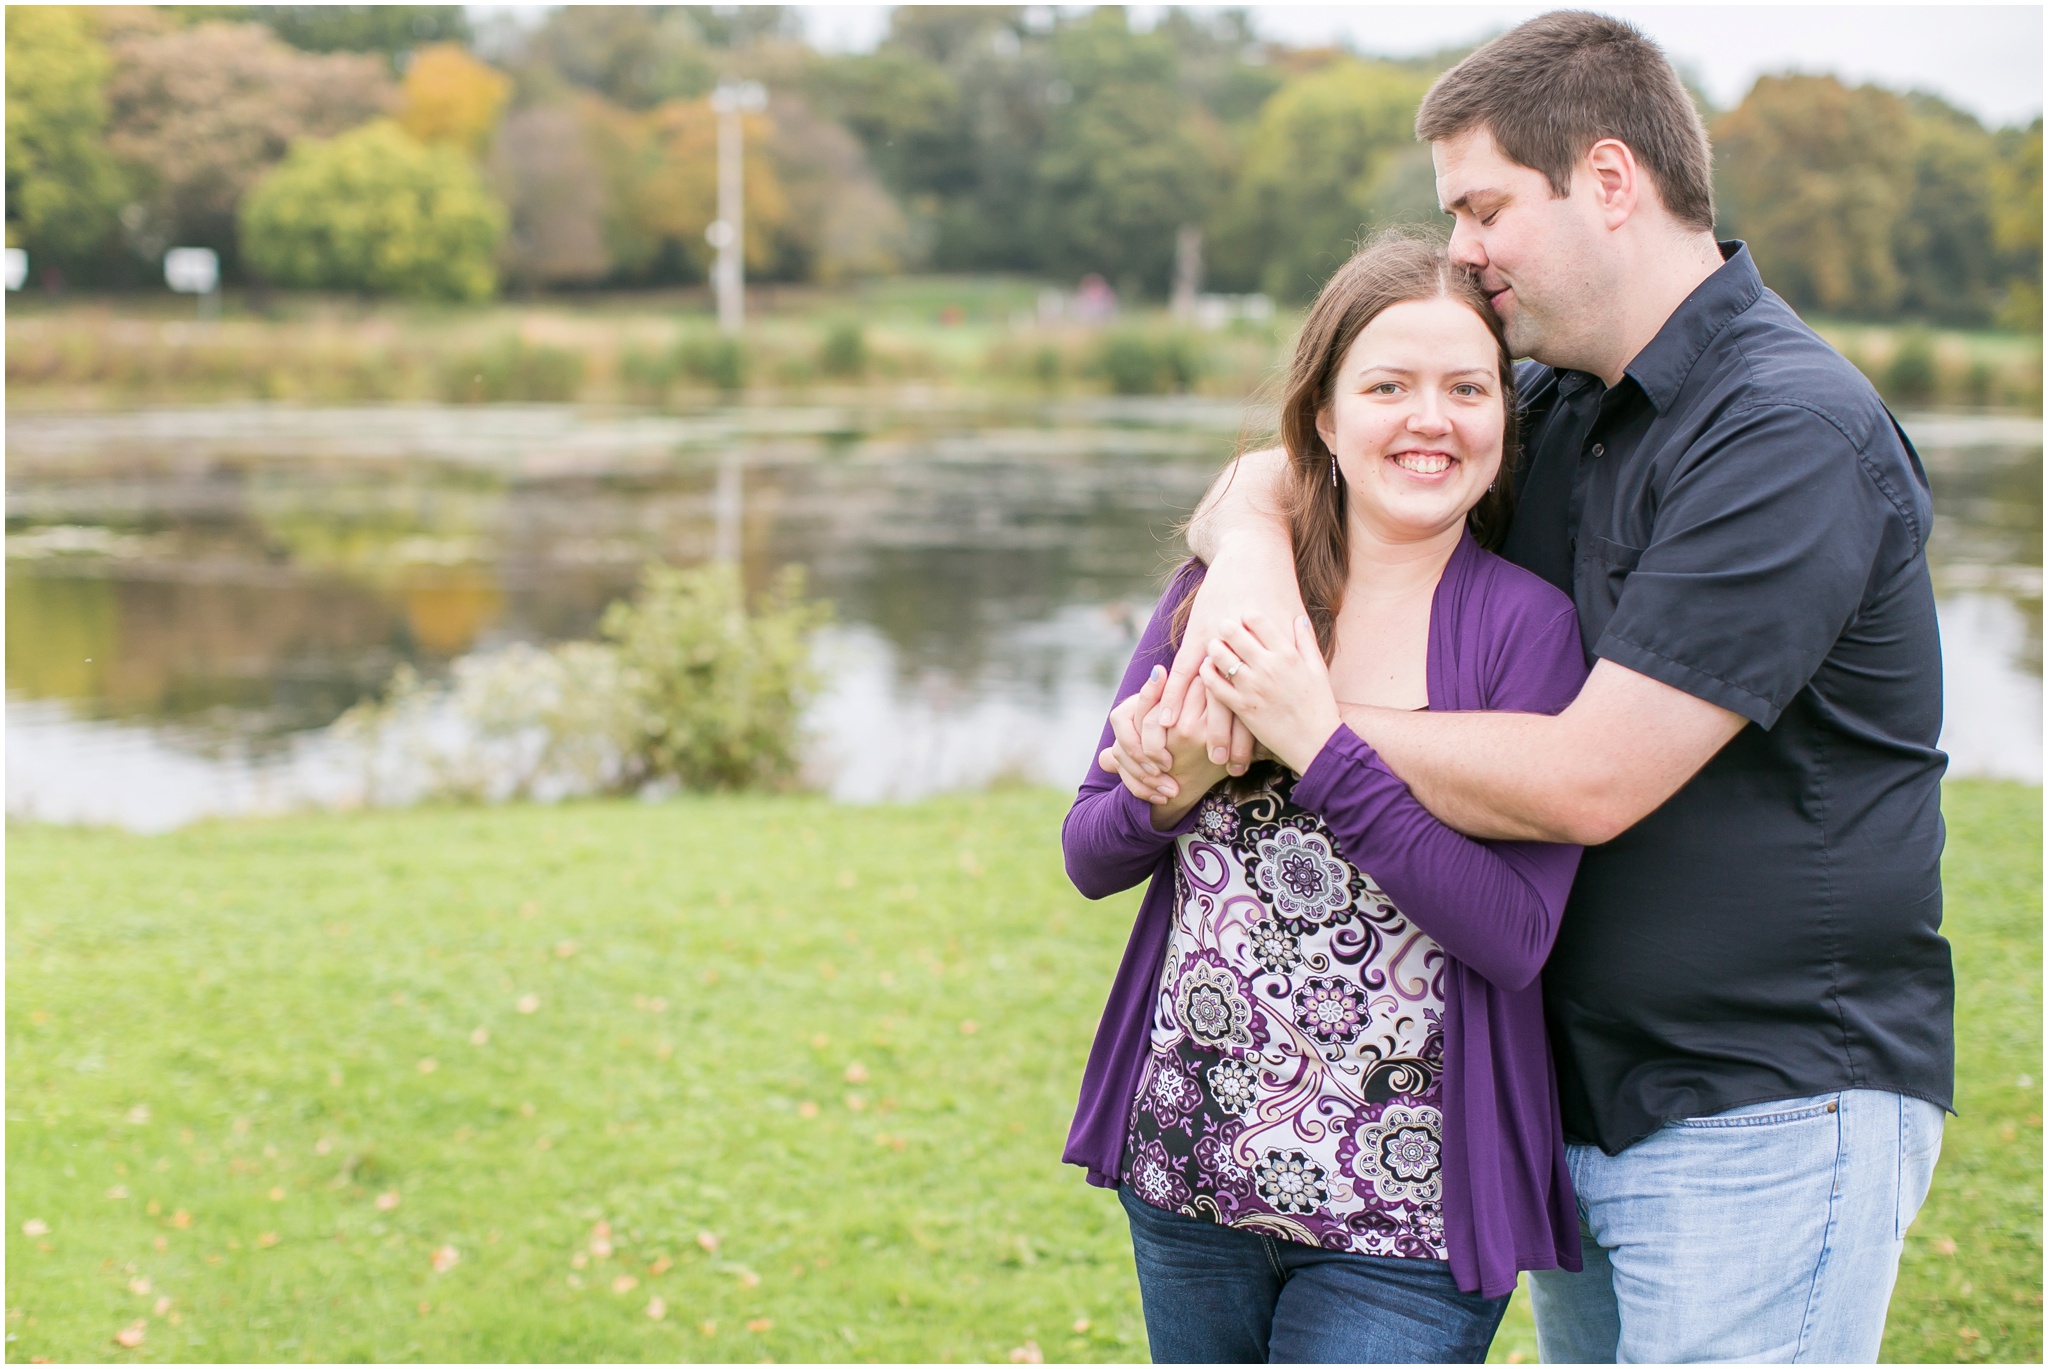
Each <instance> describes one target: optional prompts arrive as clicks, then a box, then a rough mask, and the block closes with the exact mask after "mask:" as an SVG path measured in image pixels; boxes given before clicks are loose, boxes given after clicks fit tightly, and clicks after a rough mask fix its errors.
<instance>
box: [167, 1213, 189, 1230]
mask: <svg viewBox="0 0 2048 1369" xmlns="http://www.w3.org/2000/svg"><path fill="white" fill-rule="evenodd" d="M171 1225H172V1226H175V1227H176V1228H178V1230H180V1231H183V1230H184V1229H185V1228H186V1227H188V1226H190V1225H192V1214H191V1213H189V1212H187V1211H186V1210H185V1209H184V1208H182V1207H181V1208H179V1209H178V1210H177V1211H176V1212H173V1213H172V1214H171Z"/></svg>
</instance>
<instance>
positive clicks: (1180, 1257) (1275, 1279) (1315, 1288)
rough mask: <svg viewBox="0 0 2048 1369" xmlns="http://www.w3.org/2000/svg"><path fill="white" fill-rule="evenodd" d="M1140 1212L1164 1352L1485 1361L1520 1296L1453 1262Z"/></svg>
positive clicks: (1283, 1358)
mask: <svg viewBox="0 0 2048 1369" xmlns="http://www.w3.org/2000/svg"><path fill="white" fill-rule="evenodd" d="M1117 1196H1118V1197H1119V1198H1121V1199H1122V1200H1123V1205H1124V1211H1125V1212H1126V1213H1128V1214H1129V1215H1130V1219H1131V1246H1132V1248H1133V1250H1134V1251H1135V1252H1136V1254H1137V1257H1138V1288H1139V1291H1140V1292H1142V1293H1143V1294H1144V1297H1145V1335H1146V1337H1147V1338H1148V1339H1149V1340H1150V1341H1151V1342H1152V1360H1153V1362H1154V1363H1156V1364H1264V1363H1269V1362H1270V1363H1273V1364H1389V1363H1392V1364H1402V1363H1425V1364H1479V1363H1481V1362H1482V1361H1484V1360H1485V1358H1486V1348H1487V1346H1489V1345H1491V1344H1492V1343H1493V1333H1494V1332H1495V1331H1496V1330H1497V1329H1498V1328H1499V1327H1500V1319H1501V1315H1502V1314H1503V1313H1504V1312H1506V1311H1507V1310H1508V1300H1507V1299H1506V1298H1504V1297H1502V1298H1482V1297H1480V1296H1479V1295H1477V1294H1476V1293H1461V1292H1459V1291H1458V1285H1457V1281H1456V1280H1454V1279H1453V1278H1452V1277H1451V1270H1450V1266H1449V1265H1447V1264H1443V1263H1441V1262H1440V1261H1436V1260H1402V1259H1393V1258H1391V1257H1386V1256H1379V1255H1352V1254H1348V1253H1342V1252H1339V1251H1334V1250H1319V1249H1317V1248H1316V1247H1315V1246H1312V1245H1302V1244H1300V1243H1299V1242H1297V1241H1283V1240H1278V1239H1276V1238H1274V1237H1271V1236H1263V1235H1260V1234H1259V1233H1257V1232H1253V1231H1241V1230H1239V1229H1237V1228H1236V1227H1229V1226H1218V1225H1216V1224H1215V1223H1214V1222H1210V1221H1204V1220H1202V1219H1200V1218H1197V1217H1183V1216H1181V1215H1180V1214H1178V1213H1174V1212H1165V1211H1162V1210H1160V1209H1159V1208H1156V1207H1153V1206H1151V1205H1150V1204H1149V1203H1146V1202H1143V1201H1141V1200H1140V1199H1138V1198H1137V1197H1136V1196H1134V1195H1133V1194H1132V1192H1131V1189H1130V1185H1128V1184H1126V1185H1124V1186H1123V1187H1122V1188H1120V1189H1118V1190H1117Z"/></svg>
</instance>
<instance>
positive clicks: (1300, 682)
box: [1099, 613, 1342, 826]
mask: <svg viewBox="0 0 2048 1369" xmlns="http://www.w3.org/2000/svg"><path fill="white" fill-rule="evenodd" d="M1176 695H1178V696H1179V697H1178V700H1177V701H1176V697H1175V696H1176ZM1176 704H1177V706H1176ZM1109 717H1110V729H1111V732H1112V734H1113V735H1114V737H1115V742H1114V743H1113V744H1112V745H1111V746H1109V747H1107V748H1106V749H1105V750H1104V751H1103V752H1102V755H1101V757H1100V760H1099V763H1100V764H1101V766H1102V768H1103V769H1104V770H1107V771H1110V772H1111V773H1113V774H1116V775H1119V776H1121V777H1122V779H1123V782H1124V787H1125V788H1127V789H1129V790H1130V791H1131V793H1133V794H1135V795H1136V796H1137V797H1139V798H1141V799H1144V800H1145V801H1146V802H1147V803H1150V804H1152V805H1153V808H1154V813H1153V818H1154V822H1155V824H1158V825H1164V826H1171V825H1172V824H1173V823H1174V822H1177V821H1179V819H1180V818H1181V817H1182V816H1184V815H1185V814H1186V813H1187V811H1188V809H1190V808H1192V807H1193V806H1194V805H1195V803H1196V802H1198V801H1199V800H1200V799H1201V797H1202V795H1203V794H1205V793H1207V792H1208V791H1209V789H1210V787H1211V786H1213V785H1214V784H1215V783H1216V782H1217V781H1218V780H1221V779H1222V778H1223V777H1224V776H1225V775H1226V774H1233V773H1234V774H1242V773H1243V772H1244V768H1245V764H1246V763H1247V762H1248V761H1249V760H1251V759H1252V758H1253V756H1254V754H1255V753H1254V752H1253V750H1252V747H1251V746H1250V745H1247V744H1246V741H1247V734H1248V737H1249V740H1250V741H1251V742H1255V743H1256V745H1257V748H1258V752H1259V753H1263V754H1264V755H1268V756H1271V757H1273V758H1275V759H1277V760H1279V761H1280V762H1281V763H1282V764H1283V765H1285V766H1287V768H1288V769H1290V770H1292V771H1294V772H1295V773H1296V774H1300V773H1301V772H1302V771H1304V770H1306V769H1307V768H1308V765H1309V762H1311V761H1313V760H1314V759H1315V758H1316V756H1317V754H1318V753H1319V752H1321V751H1322V749H1323V744H1324V743H1325V742H1327V741H1329V739H1330V734H1331V733H1332V732H1335V731H1336V730H1337V728H1338V727H1339V726H1341V725H1342V720H1341V719H1340V718H1339V716H1338V713H1337V698H1336V695H1335V693H1334V692H1333V691H1332V690H1331V688H1330V672H1329V668H1328V666H1327V665H1326V664H1325V663H1324V661H1323V654H1322V651H1321V649H1320V648H1319V647H1318V646H1317V645H1316V635H1315V629H1314V628H1313V627H1312V626H1310V624H1309V620H1308V615H1306V614H1302V615H1299V616H1297V617H1296V618H1295V619H1294V621H1293V622H1292V623H1291V624H1286V623H1277V622H1274V621H1272V620H1271V619H1268V618H1266V617H1264V616H1262V615H1260V614H1258V613H1248V614H1246V615H1245V616H1244V617H1243V618H1241V619H1238V620H1236V621H1233V622H1227V623H1225V624H1223V626H1222V629H1221V632H1220V635H1218V636H1215V637H1212V638H1211V639H1210V640H1209V641H1208V643H1207V646H1206V649H1205V650H1203V651H1201V652H1199V653H1197V652H1194V651H1190V650H1188V649H1186V648H1183V649H1182V651H1181V653H1180V656H1179V658H1178V659H1176V660H1175V662H1174V668H1173V671H1172V672H1171V673H1169V672H1168V671H1167V670H1166V669H1165V668H1164V667H1161V666H1154V667H1153V668H1152V674H1151V676H1150V677H1149V678H1147V679H1146V681H1145V683H1144V685H1143V686H1142V687H1141V688H1140V689H1139V690H1138V692H1137V693H1135V694H1133V695H1131V696H1130V697H1129V698H1128V699H1125V700H1124V701H1123V702H1122V703H1120V704H1118V705H1117V706H1116V708H1115V709H1113V710H1112V711H1111V712H1110V715H1109Z"/></svg>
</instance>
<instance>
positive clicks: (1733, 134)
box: [1714, 76, 1915, 318]
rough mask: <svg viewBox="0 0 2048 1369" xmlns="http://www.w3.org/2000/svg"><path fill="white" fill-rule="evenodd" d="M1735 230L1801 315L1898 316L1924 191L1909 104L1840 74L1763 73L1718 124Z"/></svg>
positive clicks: (1724, 209)
mask: <svg viewBox="0 0 2048 1369" xmlns="http://www.w3.org/2000/svg"><path fill="white" fill-rule="evenodd" d="M1714 143H1715V148H1716V151H1717V158H1718V163H1719V167H1718V169H1719V175H1718V180H1719V183H1720V201H1721V216H1722V219H1723V222H1724V226H1725V228H1726V229H1727V230H1728V231H1730V232H1732V233H1733V234H1734V235H1736V236H1739V237H1742V238H1744V239H1746V240H1747V241H1748V242H1749V246H1750V251H1751V252H1752V253H1754V254H1755V257H1756V264H1757V269H1758V270H1759V271H1760V272H1761V273H1762V274H1763V278H1764V281H1765V283H1766V284H1768V285H1769V286H1771V288H1772V289H1774V290H1776V291H1777V292H1778V293H1779V294H1781V295H1783V296H1784V297H1785V299H1786V300H1787V301H1788V302H1789V303H1790V304H1791V305H1792V306H1793V307H1794V308H1797V309H1813V310H1820V311H1824V312H1827V313H1833V314H1846V315H1855V316H1860V317H1865V318H1885V317H1889V316H1891V315H1892V314H1893V313H1894V312H1895V311H1896V310H1897V308H1898V306H1899V304H1900V302H1901V300H1902V299H1903V298H1904V297H1905V295H1906V288H1907V282H1906V278H1905V275H1904V274H1903V273H1902V272H1901V271H1900V269H1899V263H1898V260H1897V257H1896V255H1895V252H1896V247H1897V244H1898V240H1899V236H1900V232H1901V227H1900V225H1901V220H1902V218H1903V217H1904V216H1905V214H1906V213H1907V211H1908V207H1909V205H1910V204H1911V201H1912V198H1913V191H1914V184H1915V166H1914V145H1915V141H1914V124H1913V119H1912V116H1911V112H1910V110H1909V108H1908V106H1907V104H1906V101H1905V100H1904V99H1903V98H1902V97H1900V96H1899V95H1896V94H1894V93H1893V92H1891V91H1888V90H1883V89H1880V88H1879V87H1877V86H1867V85H1866V86H1857V87H1854V88H1851V87H1849V86H1845V85H1843V84H1842V83H1841V82H1840V81H1838V80H1836V79H1835V78H1834V77H1832V76H1765V77H1762V78H1760V79H1759V80H1758V81H1757V83H1756V84H1755V85H1754V86H1753V87H1751V89H1750V92H1749V94H1748V95H1747V96H1746V97H1744V99H1743V101H1742V103H1741V104H1740V105H1738V106H1736V107H1735V108H1734V109H1732V110H1730V111H1729V112H1728V113H1727V114H1725V115H1723V116H1722V117H1721V118H1720V120H1719V121H1718V122H1717V125H1716V127H1715V129H1714Z"/></svg>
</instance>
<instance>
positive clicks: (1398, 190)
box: [1215, 58, 1436, 300]
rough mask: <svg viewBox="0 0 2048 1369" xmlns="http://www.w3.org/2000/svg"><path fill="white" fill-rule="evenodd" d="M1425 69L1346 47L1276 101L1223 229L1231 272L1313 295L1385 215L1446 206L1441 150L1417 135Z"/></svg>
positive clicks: (1221, 265) (1408, 215)
mask: <svg viewBox="0 0 2048 1369" xmlns="http://www.w3.org/2000/svg"><path fill="white" fill-rule="evenodd" d="M1428 87H1429V78H1428V76H1427V75H1425V74H1423V73H1422V72H1419V71H1415V70H1411V69H1409V68H1406V67H1401V66H1395V65H1392V64H1390V63H1386V62H1366V61H1357V60H1353V59H1349V58H1346V59H1342V60H1339V61H1336V62H1332V63H1330V64H1329V65H1327V66H1325V67H1323V68H1321V69H1320V70H1317V71H1314V72H1311V73H1309V74H1307V75H1304V76H1301V77H1297V78H1296V79H1295V80H1293V81H1290V82H1288V83H1287V84H1286V85H1285V86H1283V87H1281V89H1280V91H1279V93H1277V94H1276V95H1274V96H1273V98H1272V99H1271V100H1269V101H1267V102H1266V105H1265V107H1264V108H1263V109H1262V110H1261V111H1260V114H1259V119H1258V122H1257V124H1256V125H1255V126H1254V127H1253V129H1252V132H1251V135H1250V137H1249V139H1248V140H1247V142H1246V145H1245V149H1244V152H1243V154H1242V162H1243V166H1244V173H1243V175H1242V176H1241V177H1240V178H1239V180H1238V183H1237V186H1236V191H1235V194H1234V196H1233V197H1232V200H1231V203H1230V205H1229V207H1228V209H1227V211H1226V212H1225V214H1224V216H1223V222H1222V225H1221V228H1220V231H1219V233H1218V235H1217V236H1218V242H1217V246H1216V250H1215V258H1216V264H1217V269H1218V273H1219V275H1222V276H1224V277H1225V278H1226V279H1231V280H1234V281H1236V282H1238V283H1241V284H1244V285H1253V284H1256V285H1258V286H1259V287H1260V288H1262V289H1264V290H1265V291H1267V292H1268V293H1269V294H1272V295H1276V296H1278V297H1280V298H1282V299H1290V300H1298V299H1305V298H1307V297H1309V296H1311V295H1313V294H1314V293H1315V292H1316V290H1317V289H1319V288H1320V287H1321V285H1322V283H1323V280H1324V279H1325V278H1326V277H1327V276H1328V275H1329V274H1330V272H1331V271H1332V270H1334V269H1336V267H1337V266H1338V264H1340V263H1341V262H1342V261H1343V260H1344V258H1345V257H1346V256H1347V255H1348V254H1349V253H1350V250H1351V247H1352V244H1354V243H1355V242H1357V241H1358V239H1359V238H1360V236H1361V235H1362V234H1363V233H1364V232H1365V231H1367V230H1369V229H1371V228H1373V227H1376V226H1378V225H1379V224H1381V223H1383V222H1389V221H1394V220H1404V219H1414V218H1417V217H1427V218H1429V219H1432V220H1433V219H1434V218H1435V217H1436V193H1435V181H1434V177H1433V175H1431V173H1430V170H1429V154H1428V152H1427V151H1426V150H1424V149H1422V148H1420V147H1418V146H1417V145H1416V142H1415V108H1416V106H1417V105H1418V104H1419V103H1420V102H1421V100H1422V95H1423V92H1424V91H1425V90H1427V89H1428Z"/></svg>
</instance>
